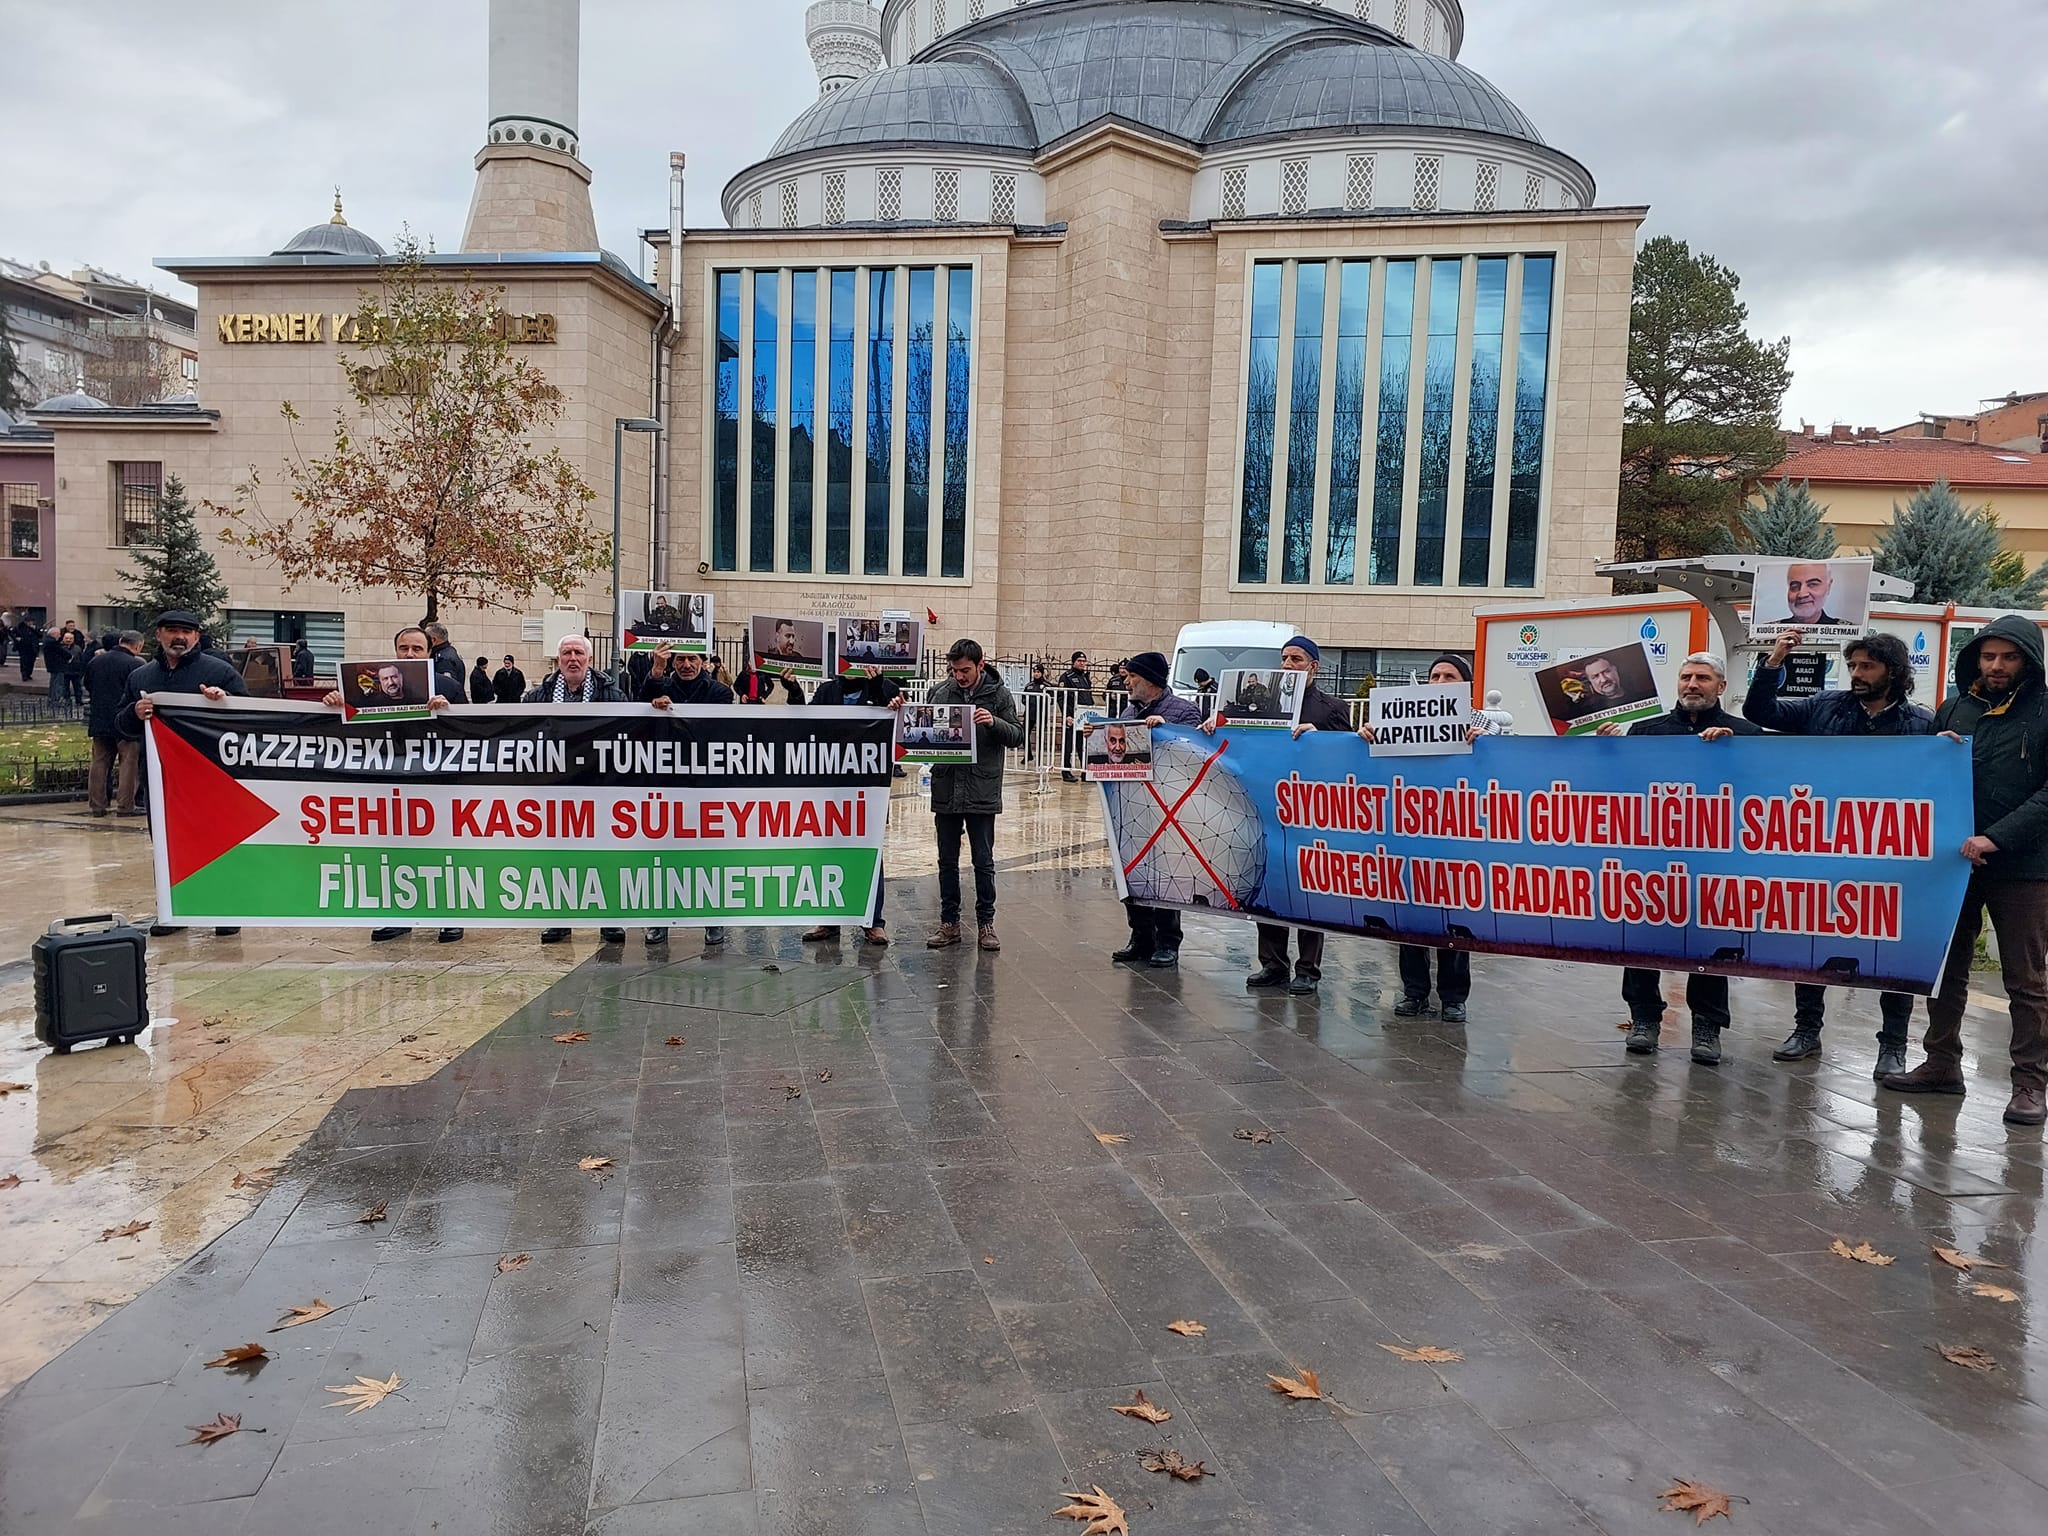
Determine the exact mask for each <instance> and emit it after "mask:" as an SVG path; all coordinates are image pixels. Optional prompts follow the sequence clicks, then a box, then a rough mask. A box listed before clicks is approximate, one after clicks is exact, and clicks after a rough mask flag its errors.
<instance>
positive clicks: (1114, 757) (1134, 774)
mask: <svg viewBox="0 0 2048 1536" xmlns="http://www.w3.org/2000/svg"><path fill="white" fill-rule="evenodd" d="M1081 766H1082V768H1083V770H1084V771H1085V772H1086V774H1087V776H1088V777H1089V778H1090V779H1094V780H1097V781H1102V780H1117V779H1124V780H1129V779H1137V780H1140V781H1142V780H1145V779H1149V778H1151V777H1152V727H1151V726H1149V725H1147V724H1145V723H1144V721H1142V720H1110V721H1107V722H1105V723H1103V724H1101V725H1098V726H1096V727H1095V729H1094V730H1092V731H1090V732H1089V733H1088V751H1087V754H1086V756H1085V757H1084V758H1083V759H1082V764H1081Z"/></svg>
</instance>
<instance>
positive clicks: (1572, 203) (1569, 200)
mask: <svg viewBox="0 0 2048 1536" xmlns="http://www.w3.org/2000/svg"><path fill="white" fill-rule="evenodd" d="M1559 205H1560V206H1561V207H1565V208H1576V207H1578V206H1579V194H1578V193H1576V192H1574V191H1573V190H1572V189H1571V188H1570V187H1566V188H1565V189H1564V196H1563V197H1562V199H1560V204H1559Z"/></svg>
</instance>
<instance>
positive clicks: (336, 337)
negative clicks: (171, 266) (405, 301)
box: [218, 310, 555, 346]
mask: <svg viewBox="0 0 2048 1536" xmlns="http://www.w3.org/2000/svg"><path fill="white" fill-rule="evenodd" d="M490 329H491V334H492V335H494V336H500V337H503V338H504V340H505V341H507V342H508V343H510V344H511V345H513V346H547V345H552V344H553V342H554V340H555V317H554V316H553V315H512V314H506V313H505V312H503V311H502V310H501V311H500V312H499V313H498V314H497V315H496V316H494V317H493V318H492V321H491V327H490ZM218 334H219V336H220V339H221V341H222V342H224V343H226V344H227V345H229V346H247V345H253V344H256V343H260V342H318V341H332V342H337V343H339V344H340V345H342V346H375V345H377V344H378V343H380V342H382V341H385V340H387V339H388V338H387V335H386V333H385V326H384V323H383V322H382V321H379V320H368V321H361V320H359V319H358V317H357V316H355V315H350V314H332V313H329V314H287V315H269V314H265V315H258V314H235V315H222V316H220V317H219V330H218ZM448 339H450V340H453V339H454V338H453V337H450V338H448Z"/></svg>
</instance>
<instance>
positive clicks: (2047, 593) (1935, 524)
mask: <svg viewBox="0 0 2048 1536" xmlns="http://www.w3.org/2000/svg"><path fill="white" fill-rule="evenodd" d="M1875 553H1876V557H1877V568H1878V569H1879V570H1880V571H1882V572H1884V573H1885V574H1886V575H1888V576H1903V577H1905V578H1906V579H1907V580H1909V581H1911V582H1912V583H1913V601H1914V602H1916V603H1964V604H1969V605H1972V606H1978V607H1986V608H2039V607H2040V606H2041V605H2042V602H2043V600H2044V598H2048V563H2044V564H2043V565H2042V566H2041V567H2040V568H2039V569H2038V570H2035V571H2032V572H2029V571H2028V570H2027V566H2026V559H2025V557H2024V556H2022V555H2021V554H2019V553H2018V552H2017V551H2011V550H2002V549H2000V548H1999V544H1998V519H1997V518H1996V517H1995V516H1993V515H1992V511H1991V508H1990V507H1988V506H1978V507H1966V506H1964V505H1963V501H1962V498H1961V497H1960V496H1958V495H1956V493H1955V490H1954V488H1953V487H1952V486H1950V485H1949V483H1948V481H1947V480H1945V479H1944V480H1937V481H1935V482H1934V484H1932V485H1930V486H1928V487H1926V488H1925V489H1924V490H1918V491H1915V492H1914V493H1913V494H1912V496H1910V497H1909V498H1907V501H1906V504H1905V506H1903V507H1901V506H1899V505H1898V504H1897V503H1896V502H1895V503H1893V505H1892V525H1891V527H1890V528H1888V529H1886V530H1885V533H1884V537H1883V538H1881V539H1879V540H1878V545H1877V549H1876V551H1875Z"/></svg>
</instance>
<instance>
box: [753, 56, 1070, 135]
mask: <svg viewBox="0 0 2048 1536" xmlns="http://www.w3.org/2000/svg"><path fill="white" fill-rule="evenodd" d="M856 144H859V145H876V144H948V145H963V146H964V145H976V146H980V147H982V148H992V149H1021V150H1027V151H1028V150H1033V149H1036V148H1037V147H1038V135H1037V134H1036V133H1035V132H1034V131H1033V129H1032V125H1031V113H1030V112H1029V111H1028V110H1027V109H1026V107H1025V105H1024V103H1023V101H1022V100H1021V99H1019V97H1018V96H1017V94H1016V93H1015V91H1014V90H1013V89H1012V88H1011V86H1010V85H1009V83H1008V82H1007V81H1006V80H1005V79H1004V77H1003V75H1002V72H1001V71H1000V70H997V69H993V68H990V67H988V66H987V65H984V64H981V63H979V62H970V61H964V60H963V61H948V62H945V63H938V64H899V65H897V66H896V67H895V68H893V69H884V70H880V71H878V72H876V73H875V74H872V75H865V76H863V77H862V78H860V79H858V80H855V81H854V82H853V83H852V84H851V85H848V86H845V87H843V88H841V89H840V90H836V91H834V92H832V93H831V94H830V95H828V96H824V97H821V98H820V99H819V100H818V101H816V102H814V103H813V104H812V105H811V106H810V107H809V108H807V109H806V110H805V111H804V113H803V115H802V116H801V117H799V118H798V119H797V120H796V121H795V122H793V123H791V124H790V125H789V127H788V129H787V130H786V131H785V132H784V133H783V135H782V137H781V138H779V139H777V140H776V141H775V148H774V149H772V150H770V151H769V155H770V158H773V157H774V156H776V155H791V154H797V153H799V152H801V151H803V150H807V149H825V148H830V147H832V146H835V145H849V146H850V145H856Z"/></svg>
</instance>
